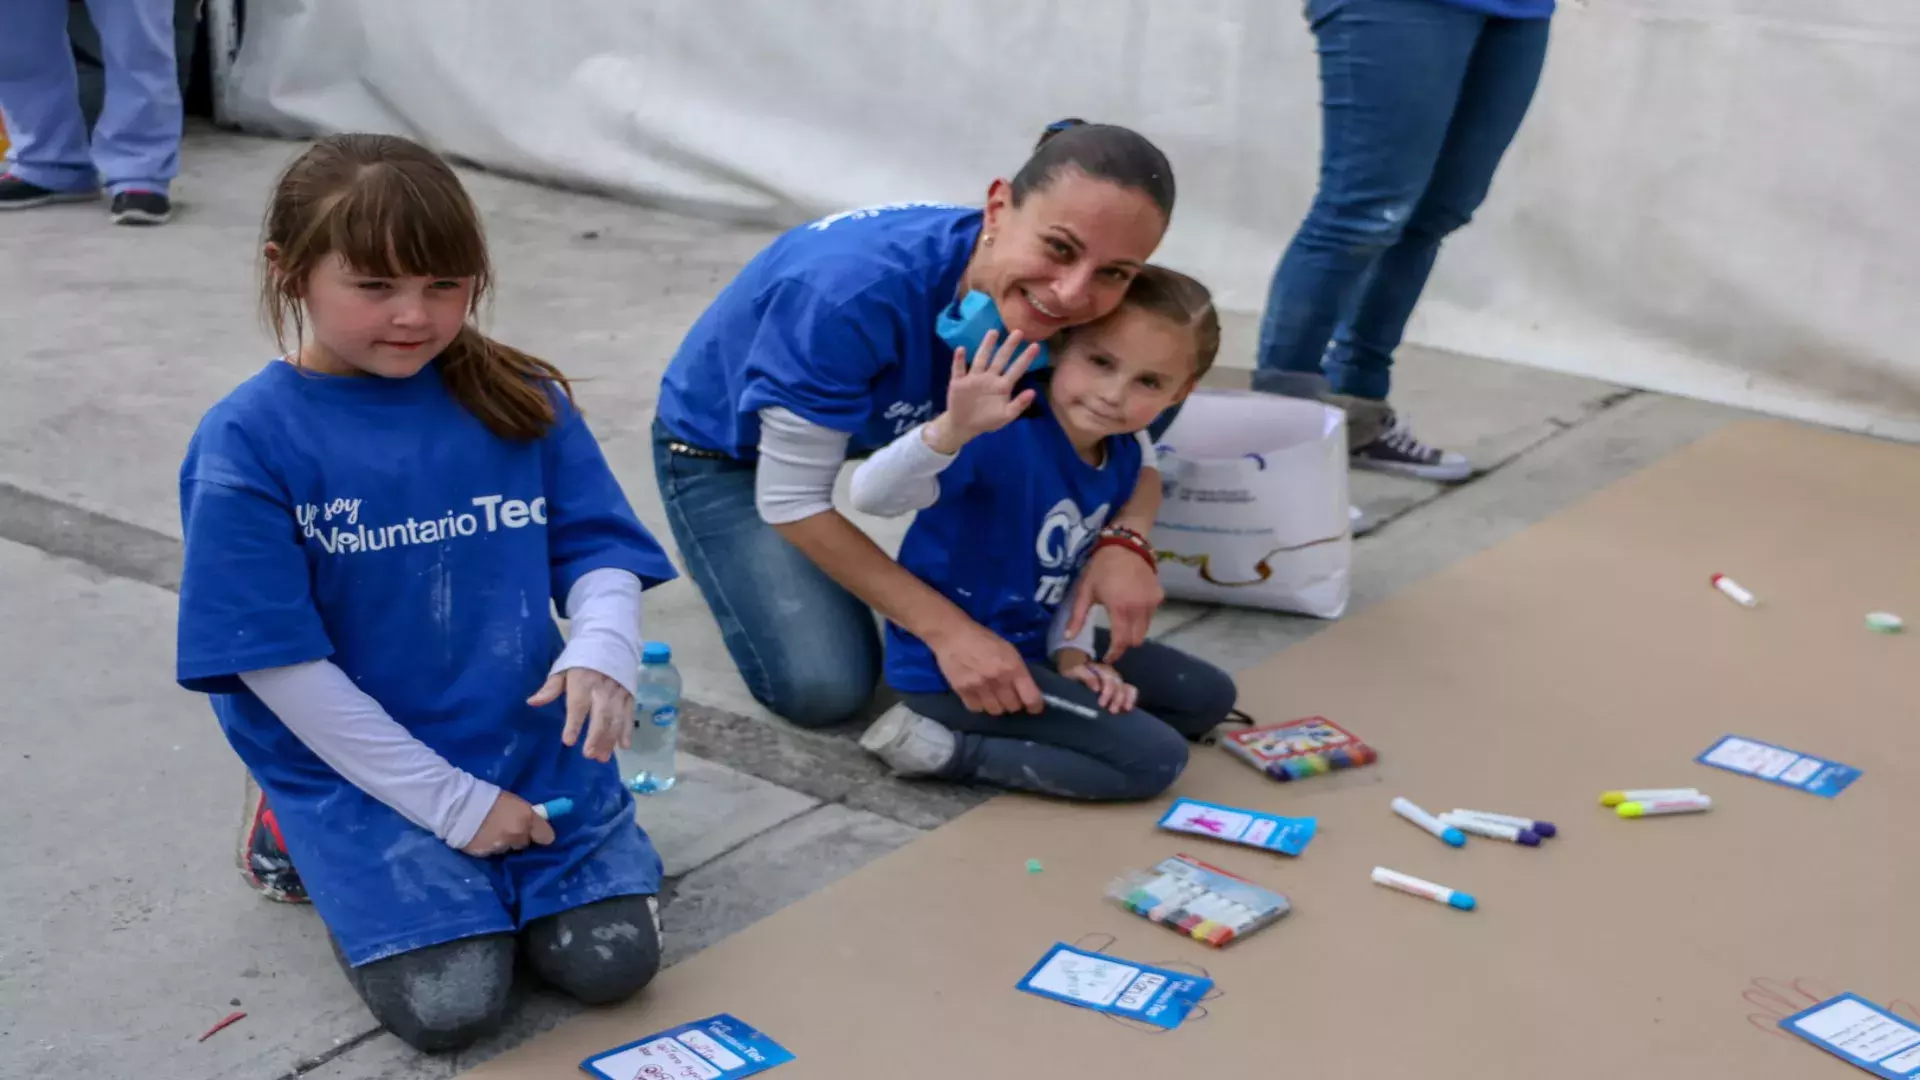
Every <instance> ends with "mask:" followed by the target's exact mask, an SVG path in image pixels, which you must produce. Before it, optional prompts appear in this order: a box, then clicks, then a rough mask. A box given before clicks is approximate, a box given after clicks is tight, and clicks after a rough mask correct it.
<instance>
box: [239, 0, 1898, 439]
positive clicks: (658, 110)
mask: <svg viewBox="0 0 1920 1080" xmlns="http://www.w3.org/2000/svg"><path fill="white" fill-rule="evenodd" d="M231 5H232V0H224V3H223V0H214V2H213V3H212V4H211V5H210V8H211V9H212V10H213V11H214V12H215V13H216V17H218V13H219V12H220V11H222V10H223V9H225V10H230V9H231ZM1317 101H1318V82H1317V77H1316V73H1315V68H1314V62H1313V55H1312V40H1311V37H1310V35H1309V33H1308V31H1307V29H1306V27H1305V25H1304V24H1303V22H1302V20H1301V17H1300V11H1299V4H1298V0H964V2H962V0H729V2H715V0H650V2H638V0H571V2H568V3H526V2H524V0H511V2H510V0H407V2H405V3H394V2H392V0H246V4H245V35H244V38H243V39H242V41H241V44H240V48H239V51H238V54H237V55H236V56H234V57H233V62H232V65H231V69H230V71H229V72H228V78H227V80H226V83H225V86H224V92H223V95H222V102H221V107H222V115H223V116H224V117H225V118H226V119H227V120H229V121H231V122H235V123H238V124H240V125H242V126H243V127H246V128H249V129H253V130H260V131H270V132H277V133H281V134H289V135H307V134H313V133H318V132H325V131H341V130H377V131H390V132H396V133H401V134H407V135H411V136H414V137H416V138H419V139H422V140H423V141H425V142H428V143H430V144H432V145H433V146H435V147H437V148H439V149H441V150H442V151H444V152H446V153H449V154H451V155H454V156H456V157H459V158H463V159H467V160H470V161H473V162H476V163H478V164H481V165H484V166H488V167H491V168H494V169H498V170H501V171H505V172H510V173H516V174H521V175H525V176H530V177H537V178H544V179H550V180H554V181H557V182H561V183H565V184H569V185H576V186H584V187H590V188H595V189H603V190H608V191H613V192H617V193H621V194H625V195H628V196H632V197H637V198H639V199H642V200H645V201H647V202H650V203H654V204H657V205H662V206H666V207H670V208H674V209H681V210H687V211H691V212H695V213H703V214H709V215H720V216H727V217H733V218H740V219H747V220H757V221H765V222H769V223H776V224H784V223H793V222H798V221H801V220H804V219H806V218H809V217H811V216H814V215H815V214H817V213H819V212H822V211H828V210H837V209H844V208H847V207H851V206H858V205H864V204H868V203H876V202H887V201H893V200H899V199H912V198H933V199H946V200H954V201H977V200H978V199H979V198H980V197H981V195H982V194H983V193H984V191H985V189H986V185H987V183H988V181H990V180H991V179H992V178H993V177H995V176H996V175H1005V174H1008V173H1010V172H1011V171H1012V170H1013V169H1015V168H1016V167H1018V165H1019V163H1020V161H1021V160H1022V158H1023V157H1024V155H1025V152H1026V150H1027V147H1028V145H1029V144H1030V142H1031V141H1032V139H1033V137H1034V136H1035V135H1036V134H1037V133H1038V131H1039V129H1040V128H1041V127H1042V126H1044V125H1045V124H1046V123H1047V122H1048V121H1051V120H1054V119H1057V118H1059V117H1061V116H1068V115H1075V116H1083V117H1086V118H1089V119H1096V120H1104V121H1112V122H1116V123H1124V124H1128V125H1131V126H1133V127H1136V128H1138V129H1139V130H1141V131H1142V132H1144V133H1146V134H1147V135H1149V136H1150V137H1152V138H1153V139H1154V140H1155V141H1157V142H1158V143H1159V144H1160V145H1161V146H1162V147H1163V148H1164V149H1165V150H1166V151H1167V153H1168V155H1169V156H1170V157H1171V158H1172V159H1173V162H1174V165H1175V168H1176V171H1177V172H1178V176H1179V184H1180V205H1179V208H1178V210H1177V211H1176V213H1175V222H1174V228H1173V231H1172V233H1171V234H1170V235H1169V237H1168V239H1167V242H1166V244H1165V246H1164V247H1163V248H1162V250H1161V255H1160V257H1161V258H1162V259H1163V260H1164V261H1166V262H1168V263H1169V264H1171V265H1174V266H1178V267H1180V268H1182V269H1185V270H1188V271H1190V272H1193V273H1196V274H1198V275H1199V276H1201V277H1202V278H1203V279H1204V280H1206V281H1208V282H1209V283H1210V284H1211V285H1213V287H1214V288H1215V290H1216V292H1217V293H1218V294H1219V296H1220V298H1221V300H1222V302H1223V304H1224V305H1225V306H1227V307H1230V308H1237V309H1240V310H1247V311H1257V310H1258V309H1259V306H1260V304H1261V302H1262V299H1263V297H1264V294H1265V286H1266V281H1267V277H1268V275H1269V274H1270V273H1271V271H1272V268H1273V265H1274V263H1275V261H1276V260H1277V258H1278V256H1279V253H1280V252H1281V251H1282V250H1283V248H1284V247H1285V245H1286V243H1287V241H1288V239H1289V238H1290V237H1291V235H1292V231H1293V228H1294V226H1295V225H1296V224H1297V223H1298V221H1299V219H1300V216H1301V215H1302V214H1303V213H1304V211H1305V209H1306V206H1307V203H1308V201H1309V200H1310V198H1311V197H1312V190H1313V179H1314V175H1315V171H1316V165H1317V155H1318V139H1319V134H1318V117H1317ZM1916 195H1920V0H1562V8H1561V12H1560V14H1559V15H1558V16H1556V20H1555V27H1554V42H1553V46H1552V50H1551V53H1550V55H1549V58H1548V61H1547V73H1546V77H1545V82H1544V83H1543V85H1542V87H1541V90H1540V94H1539V97H1538V99H1537V100H1536V102H1535V105H1534V109H1533V112H1532V114H1531V115H1530V116H1529V118H1528V120H1527V123H1526V126H1525V128H1524V129H1523V130H1522V131H1521V134H1520V138H1519V140H1518V141H1517V143H1516V144H1515V146H1514V148H1513V150H1512V151H1511V152H1510V154H1509V155H1508V158H1507V161H1506V163H1505V165H1504V167H1503V168H1502V170H1501V174H1500V176H1499V178H1498V179H1497V181H1496V182H1495V185H1494V191H1493V195H1492V197H1491V198H1490V199H1489V200H1488V204H1487V206H1486V207H1485V208H1484V209H1483V210H1482V212H1481V214H1480V217H1479V220H1478V221H1477V222H1476V223H1475V224H1474V225H1472V226H1470V227H1469V228H1468V229H1466V230H1465V231H1463V232H1461V233H1460V234H1458V235H1456V236H1455V237H1454V238H1453V239H1452V240H1451V241H1449V243H1448V245H1447V248H1446V250H1445V252H1444V254H1443V255H1442V258H1441V262H1440V269H1439V271H1438V273H1437V274H1436V276H1435V279H1434V281H1433V284H1432V286H1431V288H1430V289H1429V290H1428V293H1427V297H1426V300H1425V302H1424V303H1423V304H1422V306H1421V308H1420V311H1419V312H1418V313H1417V315H1416V316H1415V322H1414V325H1413V327H1412V328H1411V331H1410V334H1409V336H1410V338H1411V339H1412V340H1414V341H1416V342H1419V343H1421V344H1425V345H1431V346H1436V347H1439V348H1445V349H1451V350H1455V351H1459V352H1465V353H1472V354H1477V355H1482V356H1490V357H1494V358H1497V359H1502V360H1510V361H1516V362H1519V363H1523V364H1530V365H1535V366H1538V367H1544V368H1553V369H1557V370H1562V371H1569V372H1575V373H1579V374H1585V375H1593V376H1596V377H1600V378H1605V379H1610V380H1613V381H1617V382H1623V383H1628V384H1632V385H1637V386H1641V387H1646V388H1650V389H1655V390H1662V391H1668V392H1674V393H1681V394H1688V395H1692V396H1696V397H1701V398H1706V399H1710V400H1714V401H1720V402H1725V403H1729V404H1735V405H1741V406H1745V407H1749V408H1755V409H1760V410H1763V411H1768V412H1774V413H1780V414H1785V415H1791V416H1796V417H1801V418H1804V419H1809V420H1813V421H1817V422H1822V423H1830V424H1835V425H1841V426H1846V427H1851V428H1855V429H1858V430H1863V431H1869V432H1873V433H1876V434H1882V435H1888V436H1893V437H1898V438H1903V439H1910V440H1916V441H1920V345H1916V342H1920V214H1915V213H1914V212H1913V209H1912V208H1913V205H1914V202H1915V197H1916ZM1226 362H1229V363H1232V362H1238V363H1241V364H1246V363H1250V359H1249V358H1246V357H1234V358H1227V361H1226Z"/></svg>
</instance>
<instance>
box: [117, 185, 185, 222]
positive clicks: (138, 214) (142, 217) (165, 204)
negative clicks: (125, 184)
mask: <svg viewBox="0 0 1920 1080" xmlns="http://www.w3.org/2000/svg"><path fill="white" fill-rule="evenodd" d="M109 213H110V214H112V216H113V223H114V224H115V225H165V224H166V223H167V219H168V218H170V217H172V216H173V203H171V202H169V201H168V200H167V197H166V196H165V195H162V194H160V193H159V192H157V191H123V192H121V193H120V194H118V195H115V196H114V197H113V205H112V207H111V209H110V210H109Z"/></svg>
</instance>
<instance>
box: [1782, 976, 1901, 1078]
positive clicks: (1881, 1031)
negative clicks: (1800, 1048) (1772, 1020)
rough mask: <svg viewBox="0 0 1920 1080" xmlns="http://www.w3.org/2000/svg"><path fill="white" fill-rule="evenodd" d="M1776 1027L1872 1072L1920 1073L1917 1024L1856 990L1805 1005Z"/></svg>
mask: <svg viewBox="0 0 1920 1080" xmlns="http://www.w3.org/2000/svg"><path fill="white" fill-rule="evenodd" d="M1780 1026H1781V1027H1783V1028H1785V1029H1787V1030H1788V1031H1789V1032H1792V1033H1793V1034H1795V1035H1798V1036H1800V1037H1801V1038H1803V1039H1805V1040H1807V1041H1808V1042H1810V1043H1812V1044H1813V1045H1815V1046H1817V1047H1819V1048H1820V1049H1822V1050H1825V1051H1826V1052H1827V1053H1829V1054H1832V1055H1833V1056H1835V1057H1837V1058H1842V1059H1844V1060H1845V1061H1847V1062H1848V1063H1849V1064H1851V1065H1856V1066H1858V1067H1860V1068H1862V1069H1865V1070H1866V1071H1868V1072H1870V1073H1872V1074H1873V1075H1875V1076H1883V1077H1886V1078H1887V1080H1911V1078H1913V1077H1920V1027H1915V1026H1914V1025H1913V1024H1910V1023H1908V1022H1907V1021H1905V1020H1902V1019H1901V1018H1900V1017H1898V1016H1895V1015H1893V1014H1892V1013H1890V1012H1888V1011H1887V1010H1885V1009H1883V1008H1881V1007H1880V1006H1878V1005H1875V1004H1873V1003H1872V1002H1870V1001H1868V1000H1866V999H1865V998H1863V997H1861V996H1860V995H1858V994H1841V995H1840V996H1839V997H1837V998H1833V999H1831V1000H1828V1001H1823V1002H1821V1003H1820V1004H1818V1005H1815V1006H1814V1007H1813V1008H1811V1009H1803V1010H1802V1011H1800V1012H1797V1013H1794V1014H1793V1015H1792V1016H1789V1017H1787V1018H1786V1019H1785V1020H1782V1021H1780Z"/></svg>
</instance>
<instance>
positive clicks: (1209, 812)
mask: <svg viewBox="0 0 1920 1080" xmlns="http://www.w3.org/2000/svg"><path fill="white" fill-rule="evenodd" d="M1159 825H1160V827H1161V828H1163V829H1170V830H1172V831H1173V832H1183V833H1191V834H1192V835H1194V836H1205V837H1210V838H1212V839H1214V840H1225V841H1226V842H1228V843H1230V844H1245V845H1246V846H1248V847H1256V848H1260V849H1261V850H1263V851H1277V852H1279V853H1281V854H1282V855H1298V854H1300V853H1301V852H1302V851H1305V850H1306V849H1307V843H1308V842H1309V841H1311V840H1312V839H1313V834H1314V831H1315V830H1316V829H1318V828H1319V827H1320V821H1319V819H1318V818H1310V817H1309V818H1285V817H1277V816H1275V815H1273V814H1262V813H1260V812H1259V811H1257V810H1241V809H1237V808H1235V807H1231V806H1221V805H1219V804H1218V803H1209V802H1201V801H1199V800H1198V799H1176V800H1174V803H1173V805H1172V806H1171V807H1168V808H1167V812H1166V815H1165V816H1164V817H1162V818H1161V819H1160V822H1159Z"/></svg>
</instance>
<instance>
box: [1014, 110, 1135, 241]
mask: <svg viewBox="0 0 1920 1080" xmlns="http://www.w3.org/2000/svg"><path fill="white" fill-rule="evenodd" d="M1063 168H1074V169H1079V170H1080V171H1081V172H1083V173H1086V174H1087V175H1088V176H1091V177H1094V178H1096V179H1100V180H1106V181H1109V182H1111V183H1115V184H1118V185H1120V186H1121V187H1123V188H1132V189H1134V190H1135V191H1139V192H1142V193H1144V194H1145V195H1146V196H1147V198H1149V199H1152V200H1153V204H1154V205H1155V206H1158V207H1159V208H1160V213H1161V214H1163V215H1165V216H1166V217H1167V218H1168V219H1169V220H1171V219H1172V217H1173V166H1172V165H1170V164H1168V163H1167V155H1165V154H1163V153H1161V152H1160V148H1159V147H1157V146H1155V145H1153V143H1151V142H1149V141H1147V137H1146V136H1144V135H1142V134H1140V133H1139V132H1137V131H1135V130H1133V129H1132V128H1124V127H1121V126H1119V125H1118V124H1089V123H1087V122H1086V121H1085V120H1080V119H1071V118H1070V119H1066V120H1056V121H1054V122H1053V123H1051V124H1048V125H1047V130H1045V131H1043V132H1041V133H1040V141H1039V142H1037V143H1035V144H1034V146H1033V156H1032V157H1029V158H1028V159H1027V163H1026V164H1025V165H1022V166H1020V171H1019V172H1017V173H1015V174H1014V175H1013V204H1014V205H1015V206H1018V205H1020V203H1021V202H1022V201H1023V200H1024V199H1025V198H1026V197H1027V195H1028V194H1029V193H1031V192H1035V191H1043V190H1045V189H1046V188H1047V186H1048V185H1050V184H1052V183H1053V182H1054V180H1055V179H1056V178H1058V177H1059V175H1060V170H1061V169H1063Z"/></svg>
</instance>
